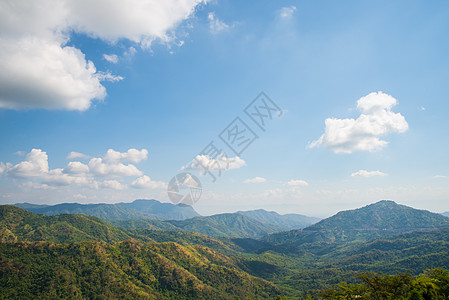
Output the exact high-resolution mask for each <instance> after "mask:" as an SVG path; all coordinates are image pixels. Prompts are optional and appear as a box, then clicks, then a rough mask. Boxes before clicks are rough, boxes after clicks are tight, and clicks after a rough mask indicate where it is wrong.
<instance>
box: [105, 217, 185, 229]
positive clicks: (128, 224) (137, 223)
mask: <svg viewBox="0 0 449 300" xmlns="http://www.w3.org/2000/svg"><path fill="white" fill-rule="evenodd" d="M107 222H108V223H111V224H112V225H114V226H117V227H121V228H126V229H141V228H147V229H152V230H181V229H180V228H178V227H176V226H175V225H173V224H171V223H169V222H167V221H160V220H154V219H134V220H107Z"/></svg>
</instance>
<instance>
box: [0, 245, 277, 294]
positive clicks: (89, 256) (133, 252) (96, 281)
mask: <svg viewBox="0 0 449 300" xmlns="http://www.w3.org/2000/svg"><path fill="white" fill-rule="evenodd" d="M0 274H1V276H0V287H1V291H2V293H1V297H2V298H4V299H36V298H75V299H118V298H120V299H136V298H139V299H140V298H142V299H154V298H157V299H164V298H170V299H244V298H246V297H250V298H255V299H257V298H263V299H267V298H274V297H275V296H276V295H277V294H279V293H280V290H279V289H278V288H277V287H276V286H274V285H273V284H271V283H269V282H267V281H264V280H262V279H259V278H256V277H253V276H251V275H249V274H247V273H245V272H243V271H242V270H241V269H239V268H237V267H236V266H235V265H234V263H233V261H232V260H231V259H230V258H228V257H226V256H224V255H221V254H219V253H217V252H215V251H214V250H212V249H209V248H206V247H203V246H181V245H179V244H176V243H151V242H150V243H145V244H142V243H140V242H138V241H136V240H128V241H124V242H120V243H116V244H113V245H110V244H105V243H102V242H82V243H71V244H54V243H49V242H17V243H1V244H0Z"/></svg>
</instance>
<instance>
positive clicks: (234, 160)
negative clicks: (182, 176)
mask: <svg viewBox="0 0 449 300" xmlns="http://www.w3.org/2000/svg"><path fill="white" fill-rule="evenodd" d="M243 166H246V162H245V161H244V160H243V159H241V158H240V157H238V156H236V157H227V156H226V155H223V154H220V155H219V156H218V157H217V158H216V159H213V158H211V157H210V156H209V155H197V156H196V157H195V158H194V159H193V160H192V161H191V162H190V163H189V164H187V165H186V166H184V167H182V168H181V170H210V171H225V170H233V169H239V168H241V167H243Z"/></svg>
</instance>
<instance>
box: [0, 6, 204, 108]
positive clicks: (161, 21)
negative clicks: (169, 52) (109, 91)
mask: <svg viewBox="0 0 449 300" xmlns="http://www.w3.org/2000/svg"><path fill="white" fill-rule="evenodd" d="M202 2H203V1H199V0H165V1H154V0H128V1H126V0H117V1H107V0H97V1H95V3H92V1H88V0H61V1H53V0H34V1H32V2H30V1H27V0H14V1H5V0H1V5H0V43H1V45H2V47H1V48H0V108H9V109H23V108H45V109H64V110H80V111H83V110H86V109H88V108H89V107H90V106H91V104H92V101H93V100H94V99H97V100H99V101H101V100H103V99H104V98H105V96H106V90H105V87H104V86H103V85H102V84H101V81H102V80H112V81H117V80H120V79H121V77H119V76H114V75H111V74H109V73H101V72H97V70H96V68H95V66H94V64H93V63H92V62H91V61H88V60H86V58H85V56H84V54H83V53H82V52H81V51H80V50H79V49H77V48H74V47H70V46H67V42H68V41H69V40H70V33H71V32H76V33H80V34H87V35H89V36H91V37H95V38H99V39H101V40H104V41H108V42H111V43H114V42H116V41H118V40H120V39H126V40H129V41H132V42H135V43H137V44H139V45H140V46H141V47H143V48H148V47H150V46H151V43H152V42H153V41H155V40H161V41H163V42H170V41H171V40H173V39H174V38H173V30H174V28H175V27H176V26H177V25H178V24H179V23H180V22H181V21H183V20H185V19H187V18H189V16H190V15H191V14H192V13H193V12H194V9H195V7H196V6H197V5H198V4H199V3H202ZM204 2H205V1H204ZM130 49H131V48H130Z"/></svg>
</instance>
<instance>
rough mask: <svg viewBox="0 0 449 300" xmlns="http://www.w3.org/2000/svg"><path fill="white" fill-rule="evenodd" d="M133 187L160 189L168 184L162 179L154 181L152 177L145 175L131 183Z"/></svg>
mask: <svg viewBox="0 0 449 300" xmlns="http://www.w3.org/2000/svg"><path fill="white" fill-rule="evenodd" d="M131 187H133V188H136V189H159V188H167V184H166V183H165V182H162V181H153V180H151V178H150V177H148V176H146V175H144V176H142V177H139V178H137V179H136V180H134V181H133V182H132V183H131Z"/></svg>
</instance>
